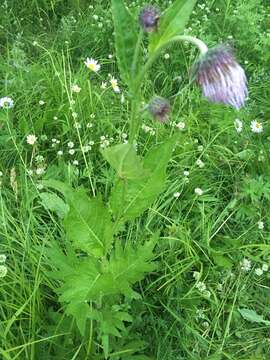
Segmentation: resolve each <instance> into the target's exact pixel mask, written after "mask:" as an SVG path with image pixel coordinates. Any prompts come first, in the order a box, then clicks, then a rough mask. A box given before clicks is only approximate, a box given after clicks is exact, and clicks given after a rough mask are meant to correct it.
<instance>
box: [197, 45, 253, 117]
mask: <svg viewBox="0 0 270 360" xmlns="http://www.w3.org/2000/svg"><path fill="white" fill-rule="evenodd" d="M193 75H194V78H195V79H196V81H197V82H198V83H199V85H201V87H202V90H203V94H204V96H205V97H206V98H207V99H208V100H209V101H212V102H216V103H223V104H226V105H231V106H233V107H234V108H236V109H237V110H239V109H240V108H241V107H242V106H243V105H244V103H245V100H246V98H247V95H248V89H247V78H246V75H245V72H244V70H243V68H242V67H241V66H240V65H239V64H238V62H237V61H236V60H235V57H234V55H233V52H232V49H231V48H230V47H229V46H226V45H218V46H216V47H214V48H212V49H210V50H208V51H207V52H206V53H205V54H203V55H202V56H201V57H200V59H199V60H198V61H197V63H196V64H195V66H194V68H193Z"/></svg>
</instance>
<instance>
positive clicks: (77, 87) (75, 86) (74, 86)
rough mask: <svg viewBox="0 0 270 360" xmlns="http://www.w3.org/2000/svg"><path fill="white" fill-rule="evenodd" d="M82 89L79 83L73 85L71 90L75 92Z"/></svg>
mask: <svg viewBox="0 0 270 360" xmlns="http://www.w3.org/2000/svg"><path fill="white" fill-rule="evenodd" d="M81 90H82V89H81V88H80V87H79V86H78V85H77V84H74V85H72V86H71V91H72V92H74V93H79V92H80V91H81Z"/></svg>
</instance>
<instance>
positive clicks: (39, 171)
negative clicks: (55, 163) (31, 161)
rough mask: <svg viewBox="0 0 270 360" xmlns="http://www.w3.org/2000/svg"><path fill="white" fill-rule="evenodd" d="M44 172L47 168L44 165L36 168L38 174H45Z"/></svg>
mask: <svg viewBox="0 0 270 360" xmlns="http://www.w3.org/2000/svg"><path fill="white" fill-rule="evenodd" d="M44 173H45V169H44V168H43V167H41V168H37V169H36V174H37V175H43V174H44Z"/></svg>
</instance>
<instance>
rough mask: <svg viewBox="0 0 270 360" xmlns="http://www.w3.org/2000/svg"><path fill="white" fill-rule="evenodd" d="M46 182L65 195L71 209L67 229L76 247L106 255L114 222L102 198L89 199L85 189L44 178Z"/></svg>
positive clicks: (90, 253)
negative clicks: (76, 188) (75, 188)
mask: <svg viewBox="0 0 270 360" xmlns="http://www.w3.org/2000/svg"><path fill="white" fill-rule="evenodd" d="M44 185H46V186H48V187H51V188H53V189H55V190H57V191H59V192H61V193H62V194H63V195H64V196H65V198H66V201H67V203H68V205H69V212H68V213H67V214H66V216H65V218H64V228H65V231H66V234H67V237H68V239H69V240H70V241H71V242H72V244H73V246H74V248H76V249H80V250H83V251H85V252H87V253H88V254H89V255H93V256H96V257H100V256H104V255H106V254H107V252H108V250H109V249H110V248H111V244H112V241H113V223H112V221H111V216H110V213H109V210H108V209H107V207H105V205H104V204H103V202H102V200H101V198H100V197H96V198H90V197H88V196H87V194H86V192H85V190H84V189H82V188H81V189H78V190H74V189H73V188H72V187H71V186H69V185H67V184H65V183H62V182H61V181H57V180H48V181H44Z"/></svg>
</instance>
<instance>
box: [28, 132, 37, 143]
mask: <svg viewBox="0 0 270 360" xmlns="http://www.w3.org/2000/svg"><path fill="white" fill-rule="evenodd" d="M36 141H37V137H36V135H33V134H30V135H27V137H26V142H27V144H29V145H34V144H35V142H36Z"/></svg>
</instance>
